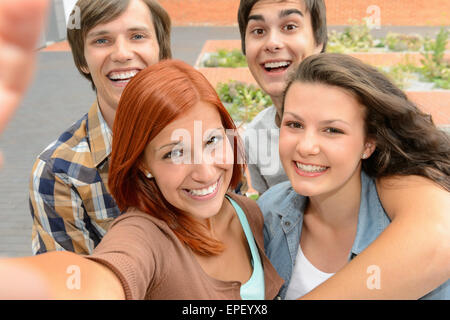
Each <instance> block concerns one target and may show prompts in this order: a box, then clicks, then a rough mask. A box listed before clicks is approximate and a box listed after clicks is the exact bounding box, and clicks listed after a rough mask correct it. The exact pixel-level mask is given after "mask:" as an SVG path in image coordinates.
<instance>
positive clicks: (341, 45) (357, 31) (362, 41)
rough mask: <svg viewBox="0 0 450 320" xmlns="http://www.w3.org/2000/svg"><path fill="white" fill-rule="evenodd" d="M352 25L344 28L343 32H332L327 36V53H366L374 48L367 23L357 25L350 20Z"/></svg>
mask: <svg viewBox="0 0 450 320" xmlns="http://www.w3.org/2000/svg"><path fill="white" fill-rule="evenodd" d="M351 23H352V25H351V26H349V27H346V28H345V30H344V32H337V31H335V30H332V31H331V32H330V33H329V34H328V44H327V52H335V53H349V52H367V51H369V50H370V49H371V48H372V47H373V46H374V40H373V37H372V35H371V34H370V27H369V26H368V25H367V23H365V21H364V23H362V24H359V23H358V22H357V21H355V20H352V21H351Z"/></svg>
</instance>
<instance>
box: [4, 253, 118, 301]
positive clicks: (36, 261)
mask: <svg viewBox="0 0 450 320" xmlns="http://www.w3.org/2000/svg"><path fill="white" fill-rule="evenodd" d="M124 298H125V295H124V290H123V288H122V285H121V283H120V280H119V279H118V278H117V276H116V275H115V274H114V273H113V272H112V271H111V270H110V269H108V268H107V267H105V266H103V265H102V264H99V263H97V262H94V261H91V260H88V259H85V258H83V257H82V256H79V255H76V254H75V253H72V252H50V253H45V254H41V255H39V256H34V257H25V258H15V259H0V299H83V300H85V299H102V300H103V299H108V300H111V299H124Z"/></svg>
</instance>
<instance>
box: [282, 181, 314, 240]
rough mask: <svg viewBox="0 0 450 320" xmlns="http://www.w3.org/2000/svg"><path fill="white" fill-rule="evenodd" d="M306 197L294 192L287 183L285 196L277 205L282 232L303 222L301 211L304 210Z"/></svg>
mask: <svg viewBox="0 0 450 320" xmlns="http://www.w3.org/2000/svg"><path fill="white" fill-rule="evenodd" d="M306 200H307V197H305V196H302V195H299V194H298V193H297V192H295V190H294V188H293V187H292V185H291V184H290V183H289V188H288V190H287V194H286V197H285V198H284V199H283V200H282V201H281V203H280V204H279V206H278V209H277V214H278V215H279V216H280V217H281V221H282V227H283V229H284V232H286V233H287V232H289V231H290V230H292V229H293V228H294V227H295V226H296V225H297V224H298V223H303V212H304V211H305V205H306Z"/></svg>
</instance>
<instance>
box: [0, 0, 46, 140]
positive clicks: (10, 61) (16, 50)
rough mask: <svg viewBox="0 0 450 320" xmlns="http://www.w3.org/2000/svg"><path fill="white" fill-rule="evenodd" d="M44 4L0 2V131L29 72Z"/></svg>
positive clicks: (24, 0)
mask: <svg viewBox="0 0 450 320" xmlns="http://www.w3.org/2000/svg"><path fill="white" fill-rule="evenodd" d="M47 5H48V3H47V0H2V1H0V132H1V131H3V129H4V128H5V125H6V124H7V123H8V121H9V119H10V118H11V116H12V115H13V113H14V111H15V110H16V108H17V106H18V105H19V103H20V100H21V98H22V96H23V94H24V93H25V89H26V87H27V85H28V83H29V81H30V78H31V75H32V74H33V71H34V63H35V61H34V60H35V45H36V42H37V39H38V37H39V34H40V32H41V30H42V26H43V22H44V19H45V12H46V7H47Z"/></svg>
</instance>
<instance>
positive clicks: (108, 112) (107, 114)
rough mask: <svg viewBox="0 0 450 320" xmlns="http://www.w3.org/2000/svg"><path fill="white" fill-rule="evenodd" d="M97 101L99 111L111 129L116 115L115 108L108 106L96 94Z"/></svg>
mask: <svg viewBox="0 0 450 320" xmlns="http://www.w3.org/2000/svg"><path fill="white" fill-rule="evenodd" d="M97 103H98V106H99V108H100V112H101V113H102V116H103V119H105V121H106V124H107V125H108V127H109V128H110V129H111V130H112V128H113V125H114V118H115V116H116V109H114V108H111V107H110V106H108V104H107V103H106V101H102V99H101V98H100V97H98V96H97Z"/></svg>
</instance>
